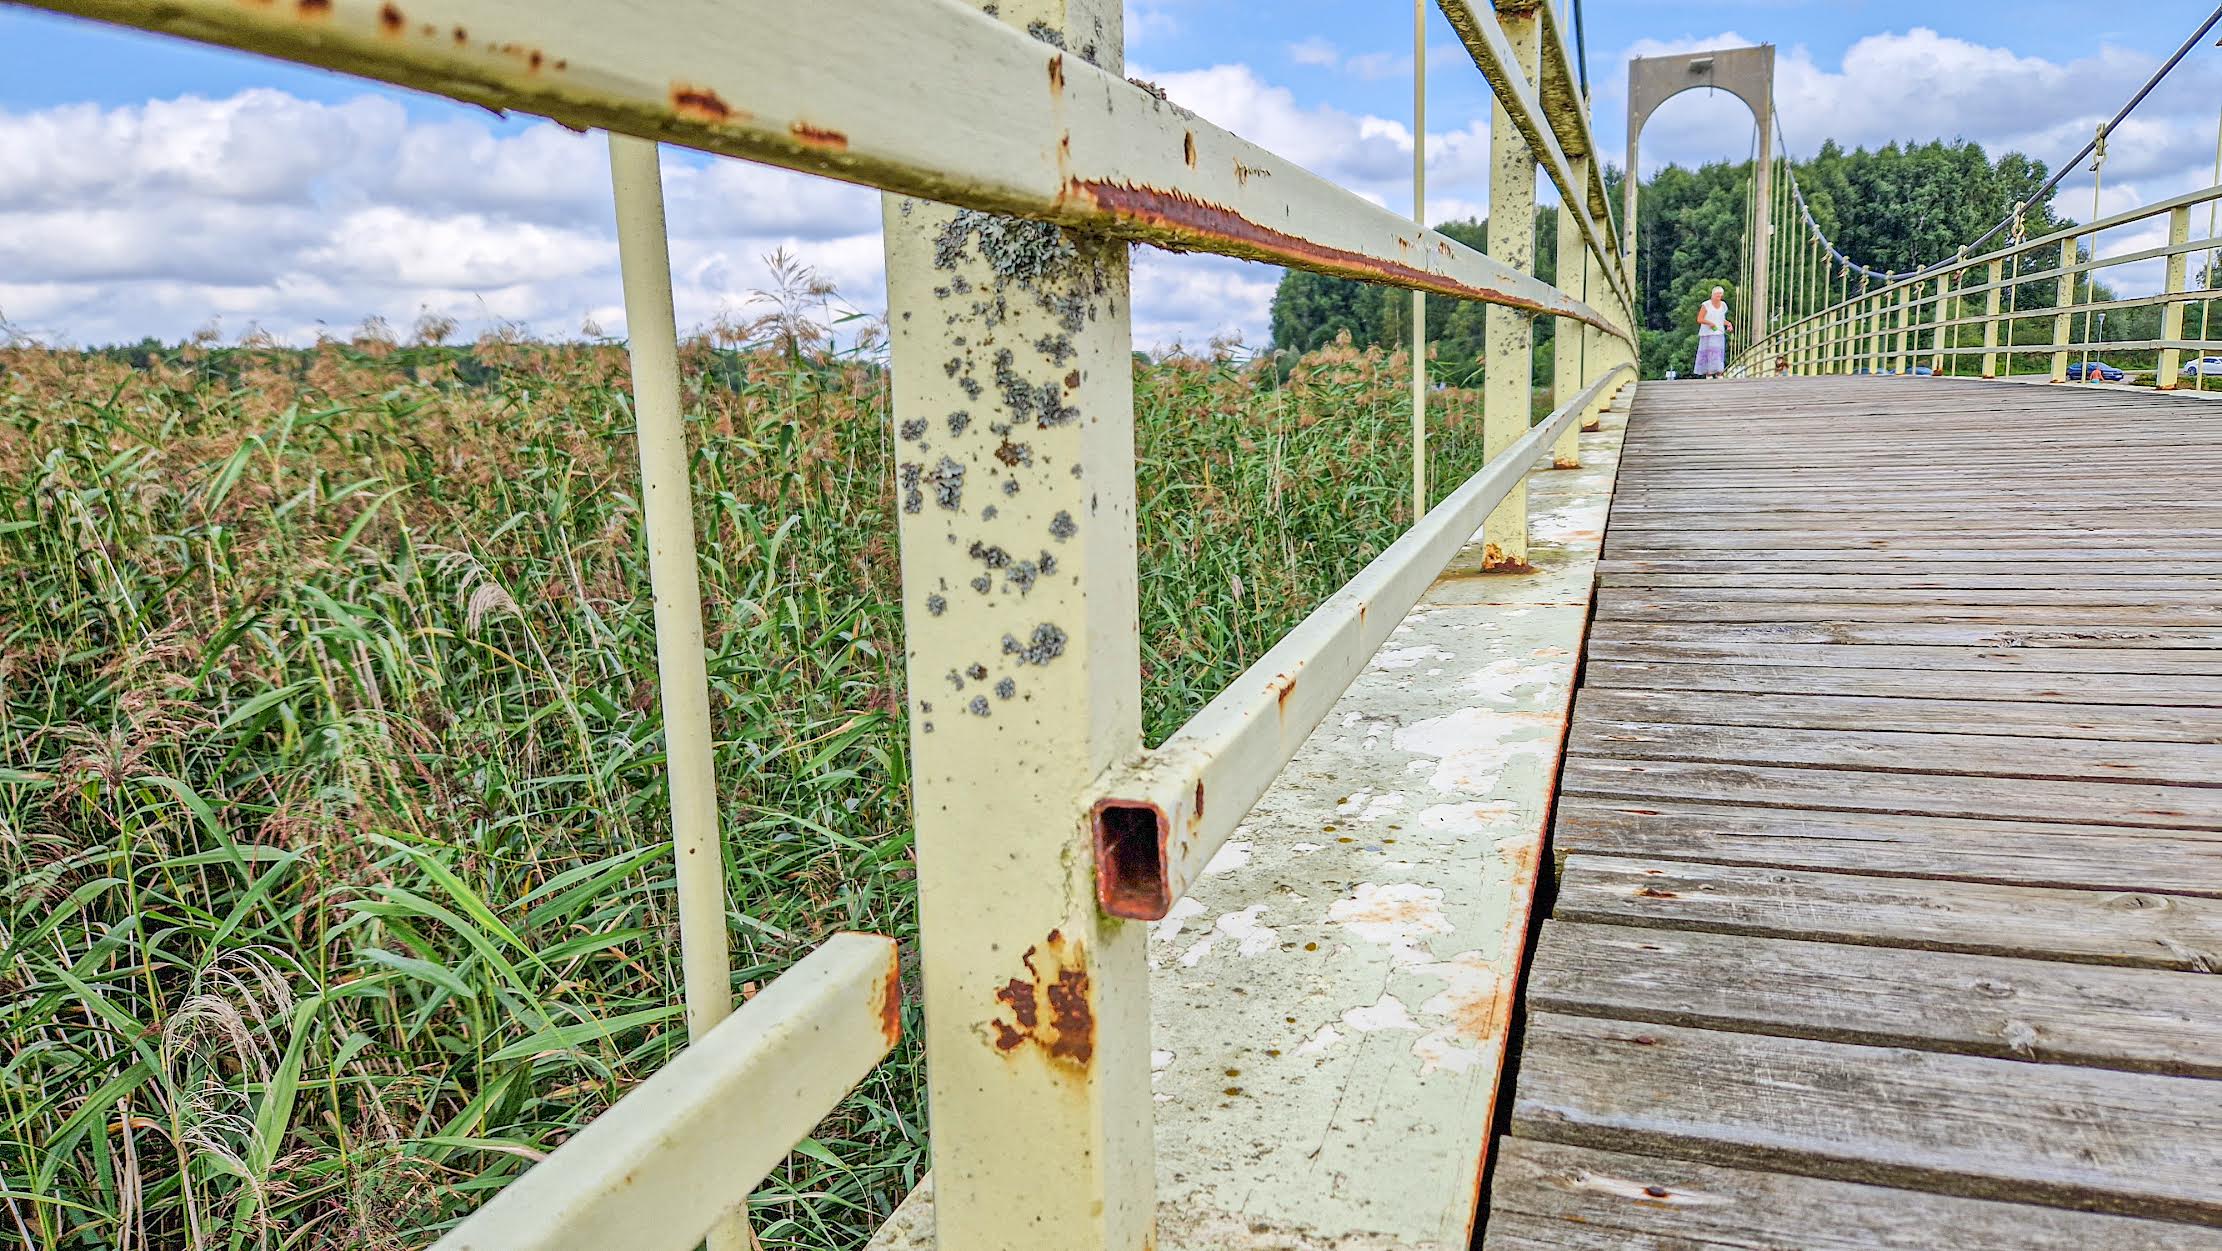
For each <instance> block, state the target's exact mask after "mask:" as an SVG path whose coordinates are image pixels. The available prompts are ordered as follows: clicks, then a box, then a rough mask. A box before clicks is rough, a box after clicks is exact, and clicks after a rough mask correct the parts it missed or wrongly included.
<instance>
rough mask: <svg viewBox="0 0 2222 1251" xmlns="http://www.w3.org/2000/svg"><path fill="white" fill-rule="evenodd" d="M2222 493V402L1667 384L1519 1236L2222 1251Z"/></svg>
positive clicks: (1523, 1096)
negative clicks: (2202, 1250)
mask: <svg viewBox="0 0 2222 1251" xmlns="http://www.w3.org/2000/svg"><path fill="white" fill-rule="evenodd" d="M2218 488H2222V404H2217V403H2215V402H2212V401H2201V400H2197V399H2192V398H2177V399H2168V398H2163V397H2159V396H2155V395H2153V394H2150V393H2145V394H2139V393H2134V392H2125V391H2114V390H2107V391H2085V390H2080V389H2071V388H2068V387H2049V388H2048V387H2040V386H2028V387H2018V386H2011V385H2003V384H1996V383H1992V384H1984V383H1975V382H1953V381H1950V380H1946V379H1936V380H1929V379H1921V380H1918V381H1917V380H1912V379H1892V378H1877V379H1866V378H1861V379H1833V380H1832V379H1803V380H1795V379H1793V380H1769V381H1764V382H1749V383H1740V384H1733V385H1718V386H1716V385H1710V384H1699V383H1687V384H1648V385H1647V386H1646V387H1645V388H1644V389H1643V390H1642V391H1641V393H1640V394H1639V396H1638V398H1637V401H1636V405H1635V410H1634V415H1633V417H1632V424H1631V427H1630V431H1629V435H1628V440H1627V444H1626V448H1625V452H1624V458H1623V463H1622V468H1621V472H1620V482H1619V486H1618V490H1617V492H1616V495H1615V499H1614V504H1613V509H1612V523H1611V529H1610V531H1609V532H1608V535H1607V540H1606V546H1605V549H1604V557H1605V559H1604V561H1603V563H1602V564H1601V565H1600V566H1599V570H1600V589H1599V592H1598V598H1597V614H1596V622H1595V625H1594V628H1593V631H1592V635H1591V640H1590V645H1589V651H1588V661H1587V666H1586V669H1585V672H1584V675H1583V678H1582V685H1581V687H1580V690H1579V694H1578V697H1577V702H1576V706H1575V714H1574V719H1573V724H1572V729H1571V739H1570V742H1569V744H1568V751H1567V756H1566V760H1565V767H1564V776H1563V783H1562V788H1561V794H1560V800H1559V807H1558V814H1557V819H1556V825H1555V830H1554V839H1555V853H1556V856H1557V857H1558V858H1559V860H1560V862H1561V872H1560V874H1559V878H1558V883H1557V889H1556V894H1555V898H1554V899H1553V900H1551V901H1549V905H1550V906H1549V912H1548V916H1549V920H1547V921H1546V922H1545V923H1544V925H1543V927H1542V931H1541V935H1540V939H1539V942H1538V944H1537V948H1536V951H1535V955H1534V961H1533V966H1532V971H1531V973H1530V975H1529V979H1528V982H1527V989H1526V992H1525V1017H1524V1021H1525V1025H1524V1036H1523V1038H1522V1040H1521V1042H1520V1044H1519V1045H1520V1053H1519V1058H1518V1061H1517V1064H1518V1067H1517V1071H1516V1074H1515V1075H1514V1076H1513V1104H1514V1106H1513V1108H1512V1111H1511V1115H1510V1132H1509V1135H1508V1136H1507V1137H1505V1138H1503V1139H1501V1140H1500V1142H1499V1144H1498V1150H1497V1153H1496V1160H1495V1164H1494V1169H1493V1175H1492V1179H1491V1189H1490V1196H1489V1201H1490V1208H1491V1212H1490V1217H1489V1222H1488V1225H1487V1233H1486V1237H1485V1246H1486V1248H1488V1249H1490V1251H1533V1249H1535V1248H1544V1247H1557V1248H1606V1247H1615V1248H1619V1247H1640V1248H1654V1249H1664V1248H1697V1247H1708V1248H1711V1247H1740V1248H1760V1247H1766V1248H1787V1247H1795V1248H1800V1249H1801V1251H1814V1249H1822V1248H1827V1249H1834V1248H1852V1247H1861V1248H1868V1247H1888V1248H1909V1249H1910V1248H1943V1247H1951V1248H1955V1249H1956V1251H2032V1249H2045V1251H2053V1249H2057V1251H2089V1249H2092V1248H2130V1247H2135V1248H2169V1249H2177V1248H2193V1247H2198V1248H2222V977H2217V976H2216V973H2217V972H2218V971H2222V498H2218V497H2222V490H2218ZM1540 902H1542V901H1539V903H1540Z"/></svg>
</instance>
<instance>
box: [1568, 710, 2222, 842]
mask: <svg viewBox="0 0 2222 1251" xmlns="http://www.w3.org/2000/svg"><path fill="white" fill-rule="evenodd" d="M1567 750H1569V751H1572V752H1581V753H1584V754H1586V755H1591V756H1601V757H1606V758H1610V759H1619V760H1629V759H1635V760H1687V761H1695V762H1699V763H1717V764H1757V765H1803V766H1807V767H1811V768H1826V769H1873V770H1879V771H1883V772H1893V773H1931V774H1955V775H1965V776H1969V777H1992V778H2049V779H2054V780H2058V781H2077V780H2081V781H2121V782H2159V783H2166V784H2169V785H2174V786H2222V747H2217V746H2215V745H2213V744H2209V743H2154V742H2118V741H2098V740H2091V739H2072V738H2038V737H2032V736H2022V735H2007V734H1967V733H1960V734H1934V733H1909V732H1906V731H1899V730H1858V729H1843V728H1836V729H1826V730H1807V729H1791V728H1788V727H1782V726H1742V725H1699V724H1691V723H1682V724H1671V723H1661V722H1653V721H1618V720H1613V719H1611V718H1607V717H1600V716H1596V715H1594V714H1593V715H1591V716H1588V717H1584V718H1578V719H1577V720H1576V721H1575V722H1574V725H1573V730H1572V733H1571V735H1570V737H1569V741H1568V746H1567ZM2216 817H2217V819H2218V820H2222V807H2218V808H2217V809H2216Z"/></svg>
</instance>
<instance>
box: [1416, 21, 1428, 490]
mask: <svg viewBox="0 0 2222 1251" xmlns="http://www.w3.org/2000/svg"><path fill="white" fill-rule="evenodd" d="M1412 224H1413V225H1414V226H1417V227H1419V228H1420V229H1421V230H1425V229H1427V0H1412ZM1426 515H1427V292H1425V291H1414V292H1412V523H1413V524H1414V525H1417V524H1419V520H1420V518H1422V517H1424V516H1426Z"/></svg>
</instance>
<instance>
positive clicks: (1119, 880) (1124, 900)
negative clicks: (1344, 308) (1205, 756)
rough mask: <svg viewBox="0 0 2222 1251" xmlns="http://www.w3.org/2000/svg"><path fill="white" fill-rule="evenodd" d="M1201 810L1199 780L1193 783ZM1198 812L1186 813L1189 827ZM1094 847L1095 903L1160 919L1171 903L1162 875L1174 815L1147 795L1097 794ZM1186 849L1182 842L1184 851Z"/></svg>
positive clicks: (1114, 912) (1120, 913)
mask: <svg viewBox="0 0 2222 1251" xmlns="http://www.w3.org/2000/svg"><path fill="white" fill-rule="evenodd" d="M1196 790H1197V795H1198V800H1197V803H1198V808H1199V811H1200V810H1201V805H1202V798H1201V796H1202V794H1203V783H1202V782H1201V781H1200V780H1199V781H1198V782H1197V784H1196ZM1198 820H1199V818H1197V817H1195V816H1191V817H1190V818H1189V824H1190V828H1191V829H1193V828H1194V827H1195V825H1196V824H1197V822H1198ZM1088 826H1089V832H1090V834H1091V835H1092V837H1093V841H1094V843H1095V853H1096V903H1097V905H1098V906H1100V907H1101V908H1102V909H1103V910H1104V912H1106V913H1108V914H1109V915H1111V916H1115V917H1125V918H1127V919H1129V920H1136V921H1157V920H1162V919H1163V918H1164V916H1165V914H1166V913H1167V912H1168V911H1170V910H1171V908H1172V906H1173V897H1172V888H1171V885H1170V884H1169V883H1168V882H1167V880H1166V877H1167V873H1168V868H1169V866H1170V865H1171V864H1172V860H1173V851H1172V847H1171V843H1172V820H1171V818H1170V817H1168V816H1167V815H1166V813H1165V811H1164V809H1162V808H1159V807H1158V806H1157V805H1156V804H1154V803H1150V802H1148V801H1147V800H1131V799H1099V800H1097V801H1096V802H1095V806H1094V807H1093V808H1092V809H1090V810H1089V813H1088ZM1185 850H1186V846H1185V843H1184V845H1183V851H1185Z"/></svg>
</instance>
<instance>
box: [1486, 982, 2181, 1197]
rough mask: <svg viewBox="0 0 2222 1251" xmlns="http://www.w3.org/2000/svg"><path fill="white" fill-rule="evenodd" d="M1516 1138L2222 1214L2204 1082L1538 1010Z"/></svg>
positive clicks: (1944, 1188) (1531, 1025) (1976, 1191)
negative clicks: (1686, 1027) (1603, 1018)
mask: <svg viewBox="0 0 2222 1251" xmlns="http://www.w3.org/2000/svg"><path fill="white" fill-rule="evenodd" d="M1526 1045H1527V1048H1528V1055H1529V1060H1528V1062H1527V1063H1525V1064H1523V1065H1522V1069H1521V1079H1520V1085H1519V1088H1518V1098H1517V1101H1516V1102H1515V1104H1514V1106H1513V1113H1512V1124H1513V1130H1514V1132H1515V1133H1517V1134H1519V1135H1521V1136H1523V1137H1528V1138H1541V1139H1545V1140H1548V1141H1552V1142H1563V1143H1570V1144H1572V1145H1575V1146H1590V1147H1617V1148H1623V1149H1628V1150H1634V1151H1640V1152H1645V1153H1656V1154H1673V1155H1680V1156H1684V1157H1687V1158H1693V1159H1698V1160H1703V1161H1707V1162H1709V1163H1716V1164H1727V1165H1753V1164H1756V1165H1760V1166H1765V1167H1772V1168H1775V1169H1777V1170H1778V1171H1783V1172H1799V1173H1806V1174H1809V1175H1814V1176H1822V1177H1830V1178H1835V1179H1838V1180H1843V1181H1856V1182H1868V1183H1874V1184H1881V1185H1894V1186H1905V1187H1909V1188H1914V1189H1923V1190H1934V1191H1939V1192H1942V1193H1948V1194H1961V1195H1967V1196H1970V1197H1974V1198H1994V1199H2011V1200H2018V1201H2023V1202H2031V1201H2034V1202H2044V1203H2053V1204H2058V1205H2061V1206H2067V1207H2079V1208H2090V1209H2096V1210H2101V1211H2112V1212H2120V1213H2124V1214H2131V1215H2143V1216H2162V1217H2171V1218H2176V1219H2183V1220H2193V1221H2206V1222H2210V1223H2212V1222H2222V1186H2217V1185H2216V1184H2215V1177H2216V1176H2217V1175H2222V1135H2218V1134H2216V1133H2215V1132H2214V1127H2213V1124H2212V1120H2213V1109H2214V1100H2215V1094H2216V1089H2217V1088H2216V1087H2214V1086H2213V1085H2211V1084H2209V1083H2208V1082H2206V1081H2204V1080H2203V1079H2200V1078H2191V1077H2164V1076H2157V1075H2154V1074H2149V1073H2120V1072H2113V1071H2109V1070H2104V1069H2084V1068H2070V1067H2066V1066H2063V1065H2052V1064H2029V1063H2024V1062H2021V1061H2016V1060H1994V1059H1990V1058H1987V1057H1980V1056H1962V1055H1943V1054H1937V1053H1933V1052H1925V1051H1909V1050H1903V1049H1899V1048H1884V1047H1861V1046H1853V1045H1849V1044H1845V1043H1833V1042H1816V1041H1813V1040H1810V1039H1803V1038H1776V1037H1769V1036H1765V1035H1757V1034H1741V1033H1730V1032H1726V1031H1721V1030H1703V1029H1685V1028H1682V1027H1679V1026H1673V1025H1653V1024H1636V1023H1629V1022H1620V1021H1607V1020H1600V1019H1596V1018H1592V1017H1579V1016H1565V1015H1561V1014H1558V1013H1551V1012H1540V1013H1535V1014H1532V1015H1531V1016H1530V1017H1529V1020H1528V1026H1527V1044H1526Z"/></svg>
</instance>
